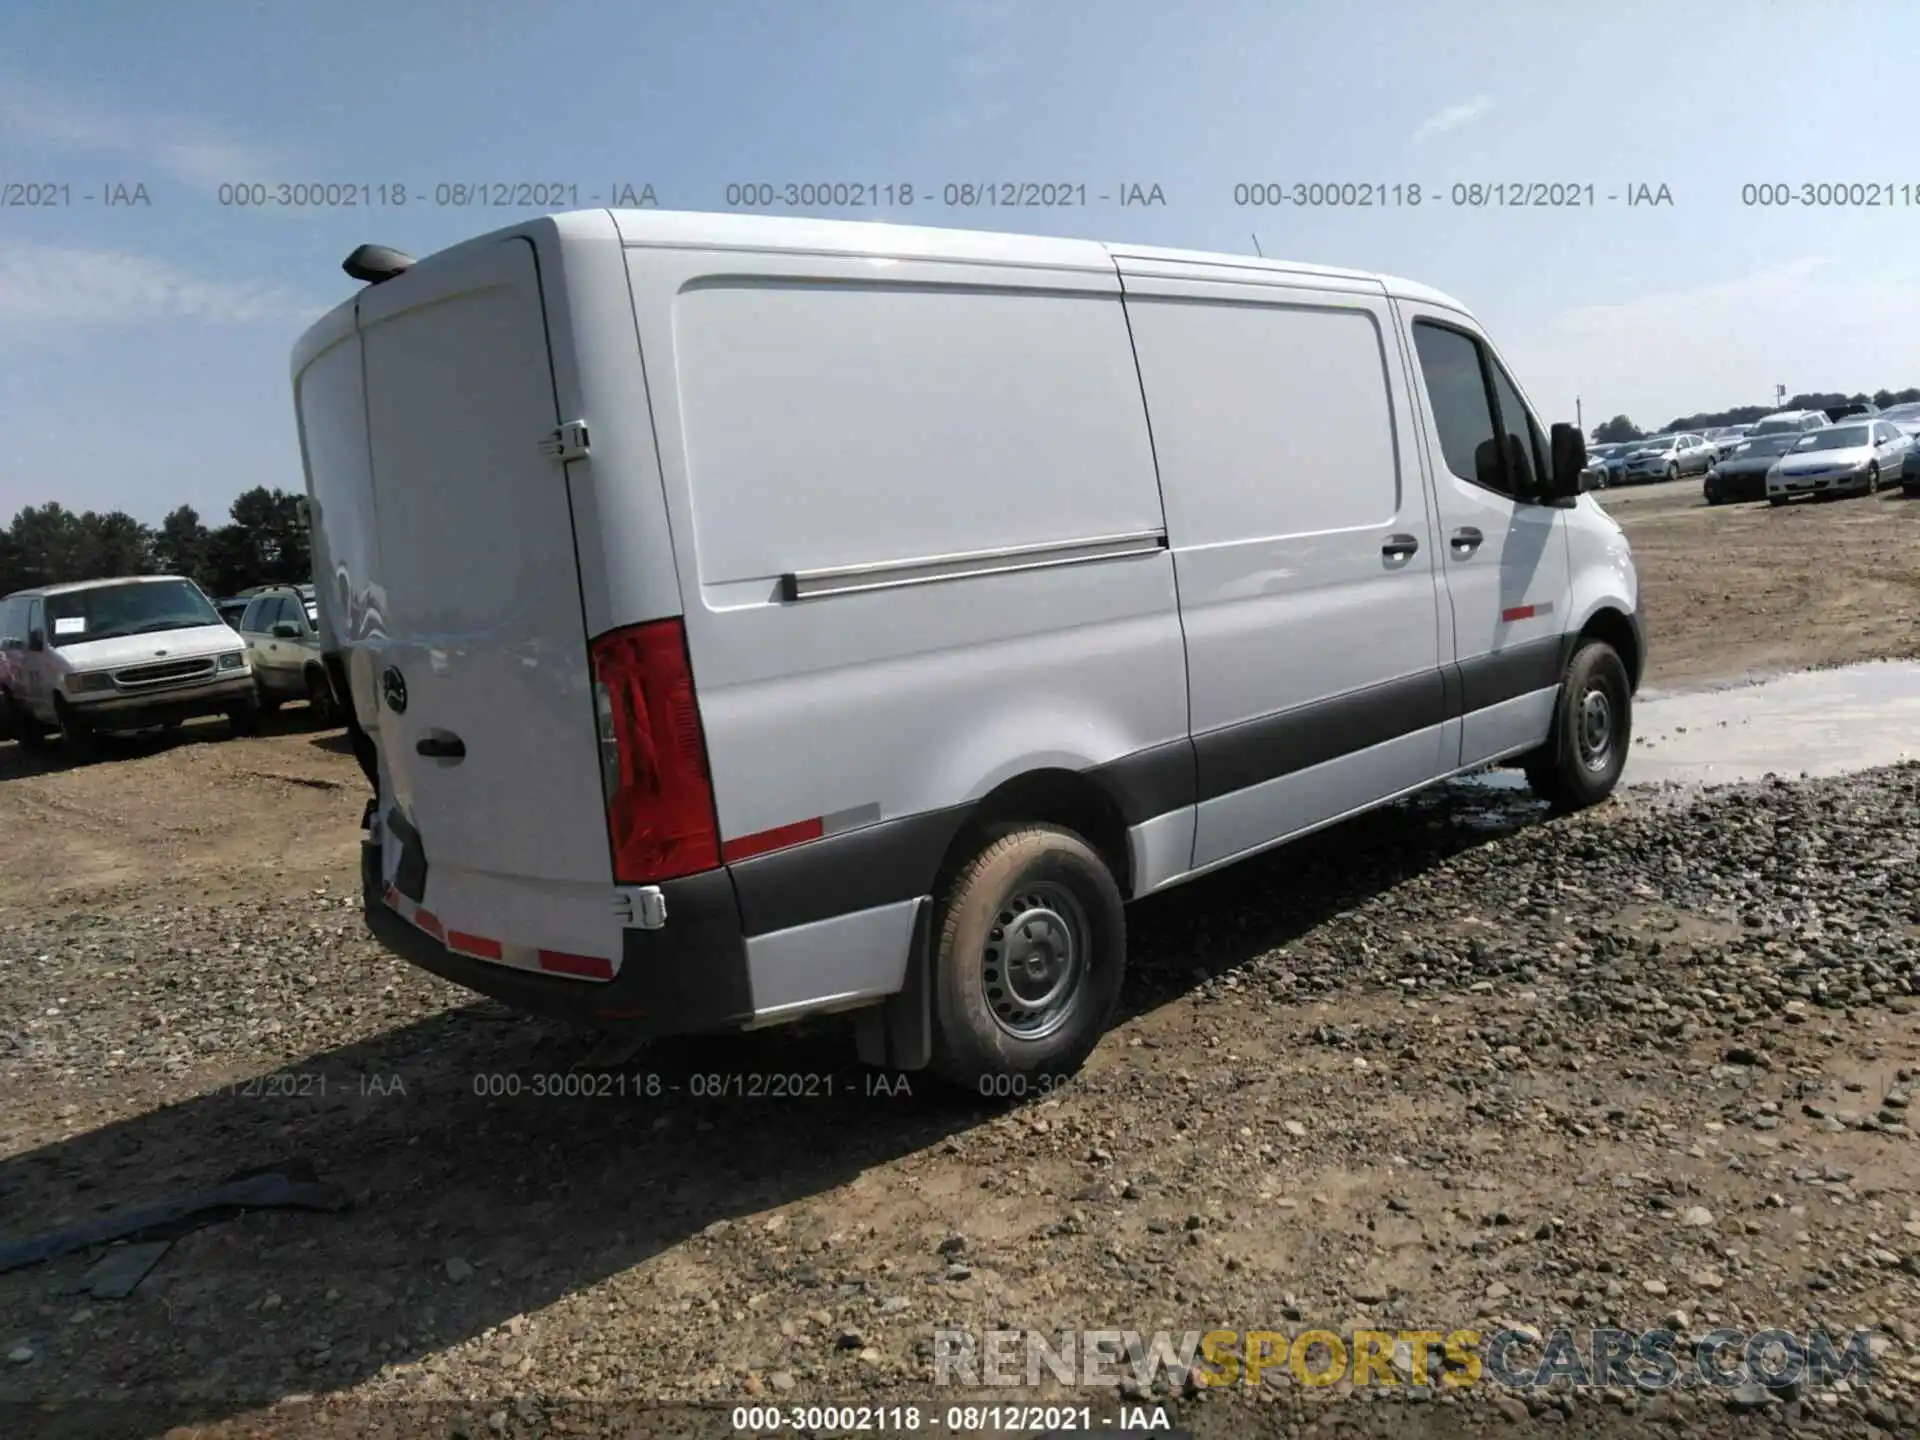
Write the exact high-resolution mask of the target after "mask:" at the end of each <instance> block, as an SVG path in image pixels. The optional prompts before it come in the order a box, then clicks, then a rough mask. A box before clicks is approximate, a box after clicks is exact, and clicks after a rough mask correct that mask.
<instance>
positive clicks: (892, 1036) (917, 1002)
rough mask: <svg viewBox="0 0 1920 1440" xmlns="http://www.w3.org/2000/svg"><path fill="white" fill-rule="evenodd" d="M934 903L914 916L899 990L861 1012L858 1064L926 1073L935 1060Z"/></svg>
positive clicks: (924, 905) (926, 903) (924, 902)
mask: <svg viewBox="0 0 1920 1440" xmlns="http://www.w3.org/2000/svg"><path fill="white" fill-rule="evenodd" d="M932 923H933V901H932V900H930V899H923V900H921V902H920V906H919V908H918V909H917V910H916V911H915V912H914V917H913V941H912V944H911V945H910V947H909V948H908V951H907V973H906V976H905V977H904V978H903V979H902V981H901V984H900V989H899V990H898V991H897V992H896V993H895V994H893V995H890V996H888V997H887V999H886V1000H885V1001H884V1002H883V1003H881V1004H879V1005H875V1006H872V1007H870V1008H868V1009H866V1010H862V1011H861V1012H860V1016H859V1019H858V1021H857V1024H856V1030H855V1038H856V1043H857V1044H858V1046H859V1052H860V1060H861V1063H862V1064H866V1065H872V1066H874V1067H875V1068H876V1069H882V1070H924V1069H926V1068H927V1065H928V1062H930V1061H931V1060H932V1059H933V984H932V981H933V965H932V963H931V957H930V955H929V953H928V947H929V941H930V938H931V936H930V930H931V927H932Z"/></svg>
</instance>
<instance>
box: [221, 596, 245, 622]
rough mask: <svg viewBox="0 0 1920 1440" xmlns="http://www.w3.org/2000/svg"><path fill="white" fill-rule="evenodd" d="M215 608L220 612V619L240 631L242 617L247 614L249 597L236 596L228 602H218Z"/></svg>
mask: <svg viewBox="0 0 1920 1440" xmlns="http://www.w3.org/2000/svg"><path fill="white" fill-rule="evenodd" d="M213 608H214V609H215V610H218V611H219V612H220V618H221V619H222V620H224V621H226V622H227V624H229V625H231V626H232V627H233V628H234V629H236V630H238V629H239V628H240V617H241V616H242V615H243V614H245V613H246V609H247V597H246V596H244V595H235V596H232V597H231V598H229V599H226V600H216V601H214V602H213Z"/></svg>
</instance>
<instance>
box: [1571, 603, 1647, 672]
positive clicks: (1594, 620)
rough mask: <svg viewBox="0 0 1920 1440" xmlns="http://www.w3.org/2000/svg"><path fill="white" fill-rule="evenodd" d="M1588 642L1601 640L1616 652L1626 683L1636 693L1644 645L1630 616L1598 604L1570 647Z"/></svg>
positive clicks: (1642, 662) (1616, 609)
mask: <svg viewBox="0 0 1920 1440" xmlns="http://www.w3.org/2000/svg"><path fill="white" fill-rule="evenodd" d="M1588 640H1603V641H1605V642H1606V643H1607V644H1609V645H1611V646H1612V647H1613V648H1614V650H1615V651H1617V652H1618V653H1619V656H1620V660H1621V663H1622V664H1624V665H1625V666H1626V667H1627V681H1628V684H1629V685H1630V686H1631V687H1632V688H1633V689H1634V690H1635V691H1636V692H1637V691H1638V690H1639V689H1640V677H1641V674H1642V672H1643V670H1644V669H1645V666H1646V642H1645V639H1644V637H1643V636H1642V634H1641V631H1640V626H1639V625H1638V624H1636V623H1635V621H1634V619H1633V617H1632V616H1631V615H1629V614H1628V613H1627V612H1626V611H1624V610H1622V609H1620V608H1619V607H1617V606H1614V605H1608V604H1603V605H1601V606H1600V607H1599V608H1598V609H1596V610H1595V611H1594V612H1593V613H1592V614H1591V615H1589V616H1587V618H1586V619H1585V620H1584V621H1583V622H1582V623H1581V625H1580V628H1579V630H1578V631H1576V632H1575V634H1574V647H1573V648H1577V647H1578V646H1579V645H1580V644H1582V643H1584V642H1585V641H1588Z"/></svg>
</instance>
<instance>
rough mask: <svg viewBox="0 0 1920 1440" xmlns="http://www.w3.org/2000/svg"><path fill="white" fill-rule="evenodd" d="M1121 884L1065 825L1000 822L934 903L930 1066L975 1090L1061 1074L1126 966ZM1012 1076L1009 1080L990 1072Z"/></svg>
mask: <svg viewBox="0 0 1920 1440" xmlns="http://www.w3.org/2000/svg"><path fill="white" fill-rule="evenodd" d="M1122 906H1123V902H1122V900H1121V896H1120V887H1119V886H1118V885H1116V884H1115V883H1114V878H1113V874H1112V872H1111V871H1109V870H1108V868H1107V866H1106V863H1105V862H1104V861H1103V860H1101V858H1100V856H1099V855H1098V854H1097V853H1095V851H1094V849H1093V847H1092V846H1090V845H1089V844H1087V842H1086V841H1085V840H1083V839H1082V838H1081V837H1080V836H1078V835H1076V834H1074V833H1073V832H1072V831H1070V830H1063V829H1059V828H1057V827H1055V826H1052V825H1026V826H1021V827H1019V828H1015V829H1010V830H1005V831H1002V832H1001V833H1000V834H998V835H997V836H996V837H994V838H992V839H990V840H989V841H988V842H987V843H986V844H985V845H983V846H982V847H981V849H980V850H979V851H977V852H976V853H975V854H974V856H973V858H972V859H971V860H969V861H968V862H967V864H966V865H965V866H963V867H962V868H961V870H960V873H959V874H958V875H957V876H956V877H955V878H954V880H953V881H952V883H951V884H950V885H949V886H948V888H947V892H946V895H945V897H944V899H943V901H942V903H941V907H940V910H939V911H938V912H937V914H936V918H935V929H934V953H933V957H932V960H933V967H934V973H933V1057H932V1059H933V1069H934V1071H935V1072H936V1073H937V1074H939V1075H940V1076H941V1077H942V1078H943V1079H946V1080H948V1081H950V1082H952V1083H954V1084H956V1085H961V1086H965V1087H968V1088H970V1089H974V1090H976V1091H978V1093H981V1094H1007V1093H1013V1094H1025V1093H1028V1092H1027V1090H1026V1088H1025V1085H1024V1082H1026V1081H1039V1082H1041V1083H1043V1084H1044V1083H1045V1081H1046V1079H1048V1078H1050V1077H1064V1076H1067V1075H1071V1074H1072V1073H1074V1072H1075V1071H1076V1070H1078V1069H1079V1068H1080V1066H1081V1065H1082V1064H1084V1063H1085V1061H1086V1058H1087V1056H1088V1055H1089V1054H1091V1053H1092V1052H1093V1047H1094V1046H1095V1045H1097V1044H1098V1043H1099V1042H1100V1037H1101V1036H1102V1035H1103V1034H1104V1033H1105V1032H1106V1028H1107V1022H1108V1020H1109V1019H1110V1018H1111V1017H1112V1014H1113V1007H1114V1004H1115V1002H1116V1001H1117V1000H1118V999H1119V996H1120V977H1121V974H1122V972H1123V971H1124V969H1125V967H1126V944H1127V942H1126V919H1125V914H1124V911H1123V908H1122ZM1010 1079H1011V1080H1013V1081H1015V1082H1016V1085H1017V1086H1018V1088H1016V1089H1014V1090H1012V1091H1008V1090H1007V1089H1005V1088H1004V1086H996V1085H995V1084H994V1082H995V1081H996V1080H998V1081H1003V1082H1004V1081H1006V1080H1010Z"/></svg>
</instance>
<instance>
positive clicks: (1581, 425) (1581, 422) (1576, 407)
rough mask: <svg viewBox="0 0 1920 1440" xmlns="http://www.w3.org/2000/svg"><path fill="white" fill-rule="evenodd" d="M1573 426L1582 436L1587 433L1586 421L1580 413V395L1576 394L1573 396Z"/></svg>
mask: <svg viewBox="0 0 1920 1440" xmlns="http://www.w3.org/2000/svg"><path fill="white" fill-rule="evenodd" d="M1573 428H1574V429H1576V430H1578V431H1579V432H1580V433H1581V435H1583V436H1584V435H1585V434H1586V433H1587V422H1586V419H1585V418H1584V417H1583V416H1582V415H1581V414H1580V397H1579V396H1578V395H1576V396H1574V397H1573Z"/></svg>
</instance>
